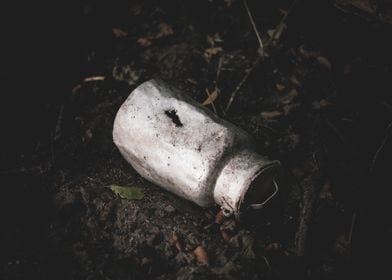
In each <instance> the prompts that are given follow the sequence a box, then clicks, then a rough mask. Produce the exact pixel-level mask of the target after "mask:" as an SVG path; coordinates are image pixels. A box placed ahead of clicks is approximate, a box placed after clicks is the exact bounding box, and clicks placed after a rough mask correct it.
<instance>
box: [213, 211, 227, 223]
mask: <svg viewBox="0 0 392 280" xmlns="http://www.w3.org/2000/svg"><path fill="white" fill-rule="evenodd" d="M225 218H226V217H225V215H224V214H223V211H222V210H220V211H219V212H218V214H216V216H215V223H216V224H218V225H221V224H222V223H223V221H224V220H225Z"/></svg>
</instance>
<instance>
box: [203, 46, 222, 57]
mask: <svg viewBox="0 0 392 280" xmlns="http://www.w3.org/2000/svg"><path fill="white" fill-rule="evenodd" d="M221 51H223V49H222V47H215V48H208V49H205V51H204V52H205V53H206V54H207V55H208V56H212V55H217V54H218V53H220V52H221Z"/></svg>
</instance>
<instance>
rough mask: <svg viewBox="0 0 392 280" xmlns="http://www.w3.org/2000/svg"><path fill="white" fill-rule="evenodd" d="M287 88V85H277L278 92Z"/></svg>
mask: <svg viewBox="0 0 392 280" xmlns="http://www.w3.org/2000/svg"><path fill="white" fill-rule="evenodd" d="M285 88H286V86H285V85H282V84H279V83H277V84H276V89H277V90H278V91H283V90H284V89H285Z"/></svg>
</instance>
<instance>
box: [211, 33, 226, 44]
mask: <svg viewBox="0 0 392 280" xmlns="http://www.w3.org/2000/svg"><path fill="white" fill-rule="evenodd" d="M222 42H223V40H222V37H221V35H220V34H219V33H215V34H214V35H207V43H208V44H209V45H210V46H212V47H214V45H215V43H222Z"/></svg>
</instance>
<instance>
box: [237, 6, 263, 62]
mask: <svg viewBox="0 0 392 280" xmlns="http://www.w3.org/2000/svg"><path fill="white" fill-rule="evenodd" d="M242 2H244V6H245V10H246V12H247V13H248V16H249V20H250V23H251V24H252V27H253V30H254V32H255V34H256V37H257V41H259V45H260V55H264V46H263V41H262V40H261V37H260V33H259V31H258V30H257V27H256V23H255V21H254V19H253V16H252V14H251V13H250V10H249V7H248V1H247V0H243V1H242Z"/></svg>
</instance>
